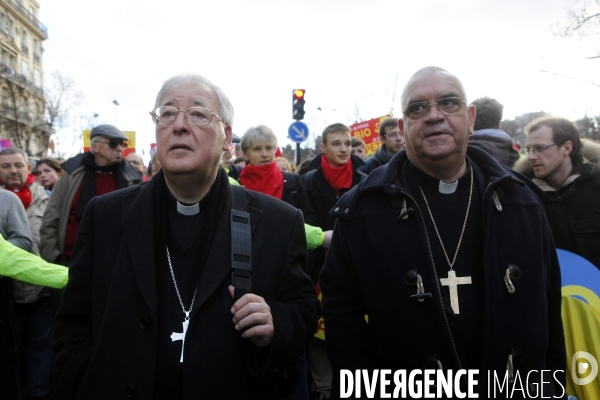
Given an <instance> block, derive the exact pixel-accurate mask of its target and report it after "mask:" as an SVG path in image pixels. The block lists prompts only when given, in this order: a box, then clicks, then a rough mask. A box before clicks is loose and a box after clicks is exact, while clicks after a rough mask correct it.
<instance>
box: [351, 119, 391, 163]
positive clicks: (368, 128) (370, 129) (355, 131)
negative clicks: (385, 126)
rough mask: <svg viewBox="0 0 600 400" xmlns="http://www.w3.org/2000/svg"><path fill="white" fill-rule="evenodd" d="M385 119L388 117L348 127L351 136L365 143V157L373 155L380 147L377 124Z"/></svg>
mask: <svg viewBox="0 0 600 400" xmlns="http://www.w3.org/2000/svg"><path fill="white" fill-rule="evenodd" d="M386 118H389V115H384V116H382V117H379V118H373V119H371V120H369V121H364V122H359V123H357V124H353V125H350V131H351V132H352V136H356V137H359V138H361V139H362V140H364V141H365V155H366V156H367V157H368V156H371V155H373V154H375V153H376V152H377V150H378V149H379V148H380V147H381V141H380V140H379V124H381V121H383V120H384V119H386Z"/></svg>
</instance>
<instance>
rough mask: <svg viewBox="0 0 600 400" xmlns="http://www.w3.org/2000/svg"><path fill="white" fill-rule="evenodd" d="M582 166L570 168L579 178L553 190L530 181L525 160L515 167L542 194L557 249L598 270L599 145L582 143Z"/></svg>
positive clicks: (599, 257)
mask: <svg viewBox="0 0 600 400" xmlns="http://www.w3.org/2000/svg"><path fill="white" fill-rule="evenodd" d="M582 143H583V148H582V150H581V155H582V156H583V159H584V160H583V163H581V164H579V166H576V167H575V168H574V172H576V171H579V173H580V176H579V177H577V178H575V179H572V180H567V183H566V184H565V185H564V186H563V187H562V188H560V189H558V190H555V189H554V188H552V187H551V186H550V185H548V183H546V181H545V180H542V179H536V178H534V174H533V171H532V169H531V165H530V164H529V161H528V160H527V159H524V160H523V161H519V162H518V163H517V165H516V166H515V170H518V171H520V172H522V173H523V174H525V175H526V176H530V177H531V178H532V179H533V182H534V183H536V184H537V185H538V186H539V187H540V188H541V189H542V190H543V191H544V196H543V198H542V200H543V203H544V207H545V208H546V213H547V214H548V221H549V222H550V228H551V229H552V235H553V236H554V243H555V245H556V247H557V248H559V249H564V250H568V251H570V252H573V253H575V254H578V255H580V256H582V257H583V258H585V259H587V260H588V261H590V262H591V263H592V264H594V265H595V266H596V267H597V268H598V269H600V145H599V144H597V143H594V142H592V141H589V140H583V141H582Z"/></svg>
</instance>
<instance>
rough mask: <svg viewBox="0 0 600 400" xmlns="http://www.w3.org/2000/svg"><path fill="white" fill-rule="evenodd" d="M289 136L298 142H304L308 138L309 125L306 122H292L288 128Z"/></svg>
mask: <svg viewBox="0 0 600 400" xmlns="http://www.w3.org/2000/svg"><path fill="white" fill-rule="evenodd" d="M288 136H289V137H290V139H292V140H293V141H294V142H296V143H302V142H304V141H305V140H306V139H308V126H306V124H305V123H304V122H300V121H296V122H292V124H291V125H290V127H289V128H288Z"/></svg>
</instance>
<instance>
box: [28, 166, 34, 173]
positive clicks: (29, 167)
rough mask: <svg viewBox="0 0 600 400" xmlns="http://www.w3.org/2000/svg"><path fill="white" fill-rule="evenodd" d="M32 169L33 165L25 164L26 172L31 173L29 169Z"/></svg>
mask: <svg viewBox="0 0 600 400" xmlns="http://www.w3.org/2000/svg"><path fill="white" fill-rule="evenodd" d="M32 170H33V167H32V166H31V164H28V165H27V172H29V173H31V171H32Z"/></svg>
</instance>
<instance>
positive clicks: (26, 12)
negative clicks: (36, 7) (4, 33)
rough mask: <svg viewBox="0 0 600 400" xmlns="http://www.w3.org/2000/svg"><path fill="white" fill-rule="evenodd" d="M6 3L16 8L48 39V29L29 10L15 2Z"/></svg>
mask: <svg viewBox="0 0 600 400" xmlns="http://www.w3.org/2000/svg"><path fill="white" fill-rule="evenodd" d="M6 2H7V3H8V4H10V5H12V6H13V7H14V8H16V9H17V11H19V13H20V14H21V15H22V16H24V17H25V18H27V20H29V22H31V23H32V24H33V25H34V26H37V28H38V29H39V30H40V32H42V33H43V34H44V36H45V37H46V38H47V37H48V28H46V27H45V26H44V25H43V24H42V23H41V22H40V21H38V19H37V18H36V17H35V15H33V14H32V13H31V12H29V10H28V9H26V8H25V7H23V4H21V3H19V2H16V1H14V0H6Z"/></svg>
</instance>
